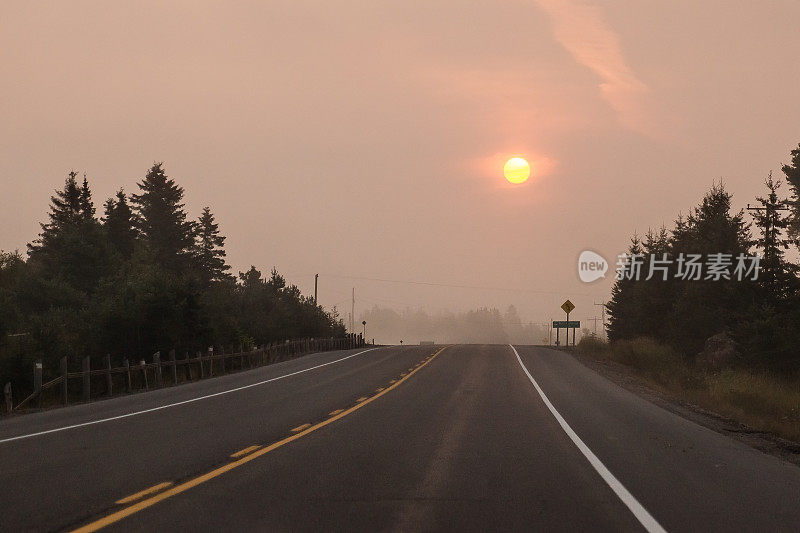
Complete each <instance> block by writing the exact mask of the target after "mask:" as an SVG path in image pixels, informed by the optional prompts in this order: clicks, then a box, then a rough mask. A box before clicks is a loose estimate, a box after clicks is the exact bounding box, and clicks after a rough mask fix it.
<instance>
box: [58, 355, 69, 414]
mask: <svg viewBox="0 0 800 533" xmlns="http://www.w3.org/2000/svg"><path fill="white" fill-rule="evenodd" d="M59 367H60V368H59V369H60V370H61V401H62V402H63V403H64V405H67V403H68V402H69V397H68V395H67V381H68V379H67V376H68V373H67V358H66V357H62V358H61V361H59Z"/></svg>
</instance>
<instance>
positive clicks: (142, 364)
mask: <svg viewBox="0 0 800 533" xmlns="http://www.w3.org/2000/svg"><path fill="white" fill-rule="evenodd" d="M139 367H140V368H141V369H142V378H144V390H147V389H148V388H149V387H148V383H147V363H145V362H144V359H141V360H140V361H139Z"/></svg>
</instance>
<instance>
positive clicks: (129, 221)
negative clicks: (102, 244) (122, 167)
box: [103, 189, 136, 259]
mask: <svg viewBox="0 0 800 533" xmlns="http://www.w3.org/2000/svg"><path fill="white" fill-rule="evenodd" d="M134 222H135V220H134V216H133V212H132V211H131V208H130V205H128V199H127V197H126V196H125V193H124V192H123V190H122V189H120V190H119V191H117V195H116V199H114V198H109V199H108V200H106V203H105V217H104V218H103V223H104V227H105V230H106V236H107V238H108V241H109V244H110V245H111V247H112V248H113V249H114V250H116V251H117V252H118V253H119V254H120V255H121V256H122V257H123V258H124V259H129V258H130V257H131V254H133V248H134V245H135V244H136V228H135V227H134Z"/></svg>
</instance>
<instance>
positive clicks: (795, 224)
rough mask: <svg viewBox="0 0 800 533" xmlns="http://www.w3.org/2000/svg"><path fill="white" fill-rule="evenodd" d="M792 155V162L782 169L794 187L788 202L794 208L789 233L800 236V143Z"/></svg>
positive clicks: (790, 184)
mask: <svg viewBox="0 0 800 533" xmlns="http://www.w3.org/2000/svg"><path fill="white" fill-rule="evenodd" d="M791 156H792V161H791V163H789V164H788V165H783V166H782V167H781V170H782V171H783V174H784V175H785V176H786V181H787V182H788V183H789V187H790V188H791V189H792V192H791V198H790V199H789V201H788V202H787V203H788V205H789V206H790V207H791V209H792V213H791V216H790V218H789V226H788V230H789V235H791V236H792V237H795V238H797V237H800V144H798V145H797V148H795V149H794V150H792V151H791Z"/></svg>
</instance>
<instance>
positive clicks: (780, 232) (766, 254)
mask: <svg viewBox="0 0 800 533" xmlns="http://www.w3.org/2000/svg"><path fill="white" fill-rule="evenodd" d="M764 185H766V187H767V191H768V194H767V196H766V198H765V197H761V196H759V197H758V198H756V201H757V202H758V203H759V204H760V205H761V207H760V208H754V209H752V210H751V211H752V216H753V220H754V222H755V225H756V227H757V228H758V229H759V233H760V236H759V237H758V238H757V239H756V241H755V243H756V246H757V247H758V248H759V249H760V251H761V263H760V273H759V284H760V285H761V286H762V288H763V289H764V291H765V296H766V297H767V299H768V300H769V301H771V302H773V303H774V302H775V301H777V300H782V299H784V298H787V297H789V296H791V294H792V292H793V290H794V288H795V287H796V285H797V283H796V274H797V267H796V266H795V265H792V264H790V263H789V262H787V261H786V259H785V257H784V253H785V251H786V250H788V249H789V246H790V244H791V243H792V242H793V240H792V239H789V238H787V237H785V233H786V231H787V229H788V227H789V219H788V218H787V217H785V216H783V212H784V211H785V210H786V205H787V200H786V199H783V198H779V197H778V189H779V188H780V186H781V182H780V181H775V180H774V179H773V178H772V172H770V173H769V177H768V178H767V179H766V180H765V181H764Z"/></svg>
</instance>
